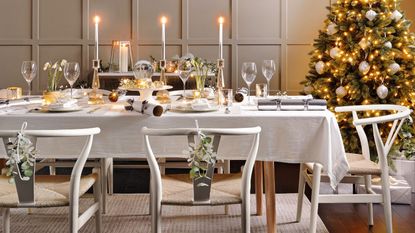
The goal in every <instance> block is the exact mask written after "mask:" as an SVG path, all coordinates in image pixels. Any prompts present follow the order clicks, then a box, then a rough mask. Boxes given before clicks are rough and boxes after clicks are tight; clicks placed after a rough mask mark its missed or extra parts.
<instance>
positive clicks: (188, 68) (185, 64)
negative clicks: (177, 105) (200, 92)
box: [177, 60, 193, 99]
mask: <svg viewBox="0 0 415 233" xmlns="http://www.w3.org/2000/svg"><path fill="white" fill-rule="evenodd" d="M177 70H178V71H179V77H180V79H181V80H182V82H183V99H185V98H186V81H187V80H188V79H189V76H190V74H191V73H192V71H193V68H192V64H191V62H190V61H187V60H181V61H179V64H178V67H177Z"/></svg>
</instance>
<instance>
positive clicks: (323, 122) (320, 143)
mask: <svg viewBox="0 0 415 233" xmlns="http://www.w3.org/2000/svg"><path fill="white" fill-rule="evenodd" d="M93 108H95V107H88V108H87V109H85V110H82V111H80V112H73V113H32V112H30V113H28V111H27V110H25V109H23V110H20V111H13V112H8V113H6V114H1V113H0V129H19V128H20V126H21V124H22V122H24V121H27V122H28V128H29V129H68V128H83V127H100V128H101V130H102V131H101V134H99V135H98V136H96V137H95V139H94V144H93V148H92V152H91V157H97V158H105V157H121V158H145V154H144V145H143V135H142V134H141V128H142V127H144V126H147V127H154V128H167V127H194V126H195V123H194V120H195V119H197V120H198V121H199V124H200V126H201V127H231V128H232V127H251V126H261V128H262V132H261V139H260V147H259V153H258V157H257V160H263V161H278V162H288V163H302V162H318V163H321V164H322V165H323V166H324V169H325V171H326V172H327V173H328V174H329V176H330V178H331V185H332V186H333V187H334V186H336V185H337V183H338V182H339V181H340V180H341V178H342V177H343V176H344V175H345V174H346V172H347V170H348V164H347V161H346V159H345V152H344V147H343V142H342V139H341V135H340V131H339V128H338V125H337V123H336V120H335V117H334V115H333V114H332V113H331V112H329V111H327V110H326V111H255V110H242V111H241V112H240V113H238V114H224V112H223V111H219V112H211V113H174V112H167V113H165V114H164V115H163V116H162V117H150V116H146V115H141V114H139V113H137V112H126V111H123V110H122V106H120V105H119V104H107V105H105V106H104V107H103V108H101V109H99V110H97V111H94V112H93V113H87V112H88V111H90V110H91V109H93ZM185 140H186V139H185V138H174V139H172V138H168V140H166V139H161V138H154V139H153V141H152V142H153V146H154V151H155V152H157V153H158V154H159V155H179V156H183V155H182V151H183V149H185V146H186V145H185ZM250 142H251V139H250V138H246V137H233V138H231V137H225V138H223V139H222V141H221V145H220V150H219V156H220V157H221V158H227V159H244V158H245V156H246V154H247V152H248V151H249V144H250ZM79 145H80V144H79V141H77V140H68V139H65V141H63V140H62V139H59V140H58V141H57V140H56V139H54V140H53V141H52V140H51V139H43V140H40V141H39V151H40V153H42V156H43V157H48V156H49V155H51V156H53V157H56V155H57V156H60V157H71V156H73V155H74V154H77V153H79V151H80V149H81V148H80V146H79ZM46 148H47V149H46ZM0 154H2V155H4V154H5V151H4V148H3V147H1V146H0Z"/></svg>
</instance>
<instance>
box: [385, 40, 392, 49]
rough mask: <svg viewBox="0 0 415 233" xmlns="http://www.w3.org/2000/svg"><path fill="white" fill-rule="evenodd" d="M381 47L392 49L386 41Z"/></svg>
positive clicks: (390, 44)
mask: <svg viewBox="0 0 415 233" xmlns="http://www.w3.org/2000/svg"><path fill="white" fill-rule="evenodd" d="M383 46H385V47H386V48H389V49H391V48H392V43H391V42H390V41H386V42H385V43H384V44H383Z"/></svg>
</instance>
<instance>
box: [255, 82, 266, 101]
mask: <svg viewBox="0 0 415 233" xmlns="http://www.w3.org/2000/svg"><path fill="white" fill-rule="evenodd" d="M255 87H256V88H255V94H256V97H258V98H266V97H267V96H268V85H267V84H266V83H258V84H257V85H255Z"/></svg>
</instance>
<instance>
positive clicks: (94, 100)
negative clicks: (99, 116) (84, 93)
mask: <svg viewBox="0 0 415 233" xmlns="http://www.w3.org/2000/svg"><path fill="white" fill-rule="evenodd" d="M92 69H93V70H94V74H93V77H92V91H91V92H89V93H88V104H91V105H96V104H103V103H104V100H103V99H102V94H101V93H98V90H99V88H100V83H99V75H98V70H99V60H93V61H92Z"/></svg>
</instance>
